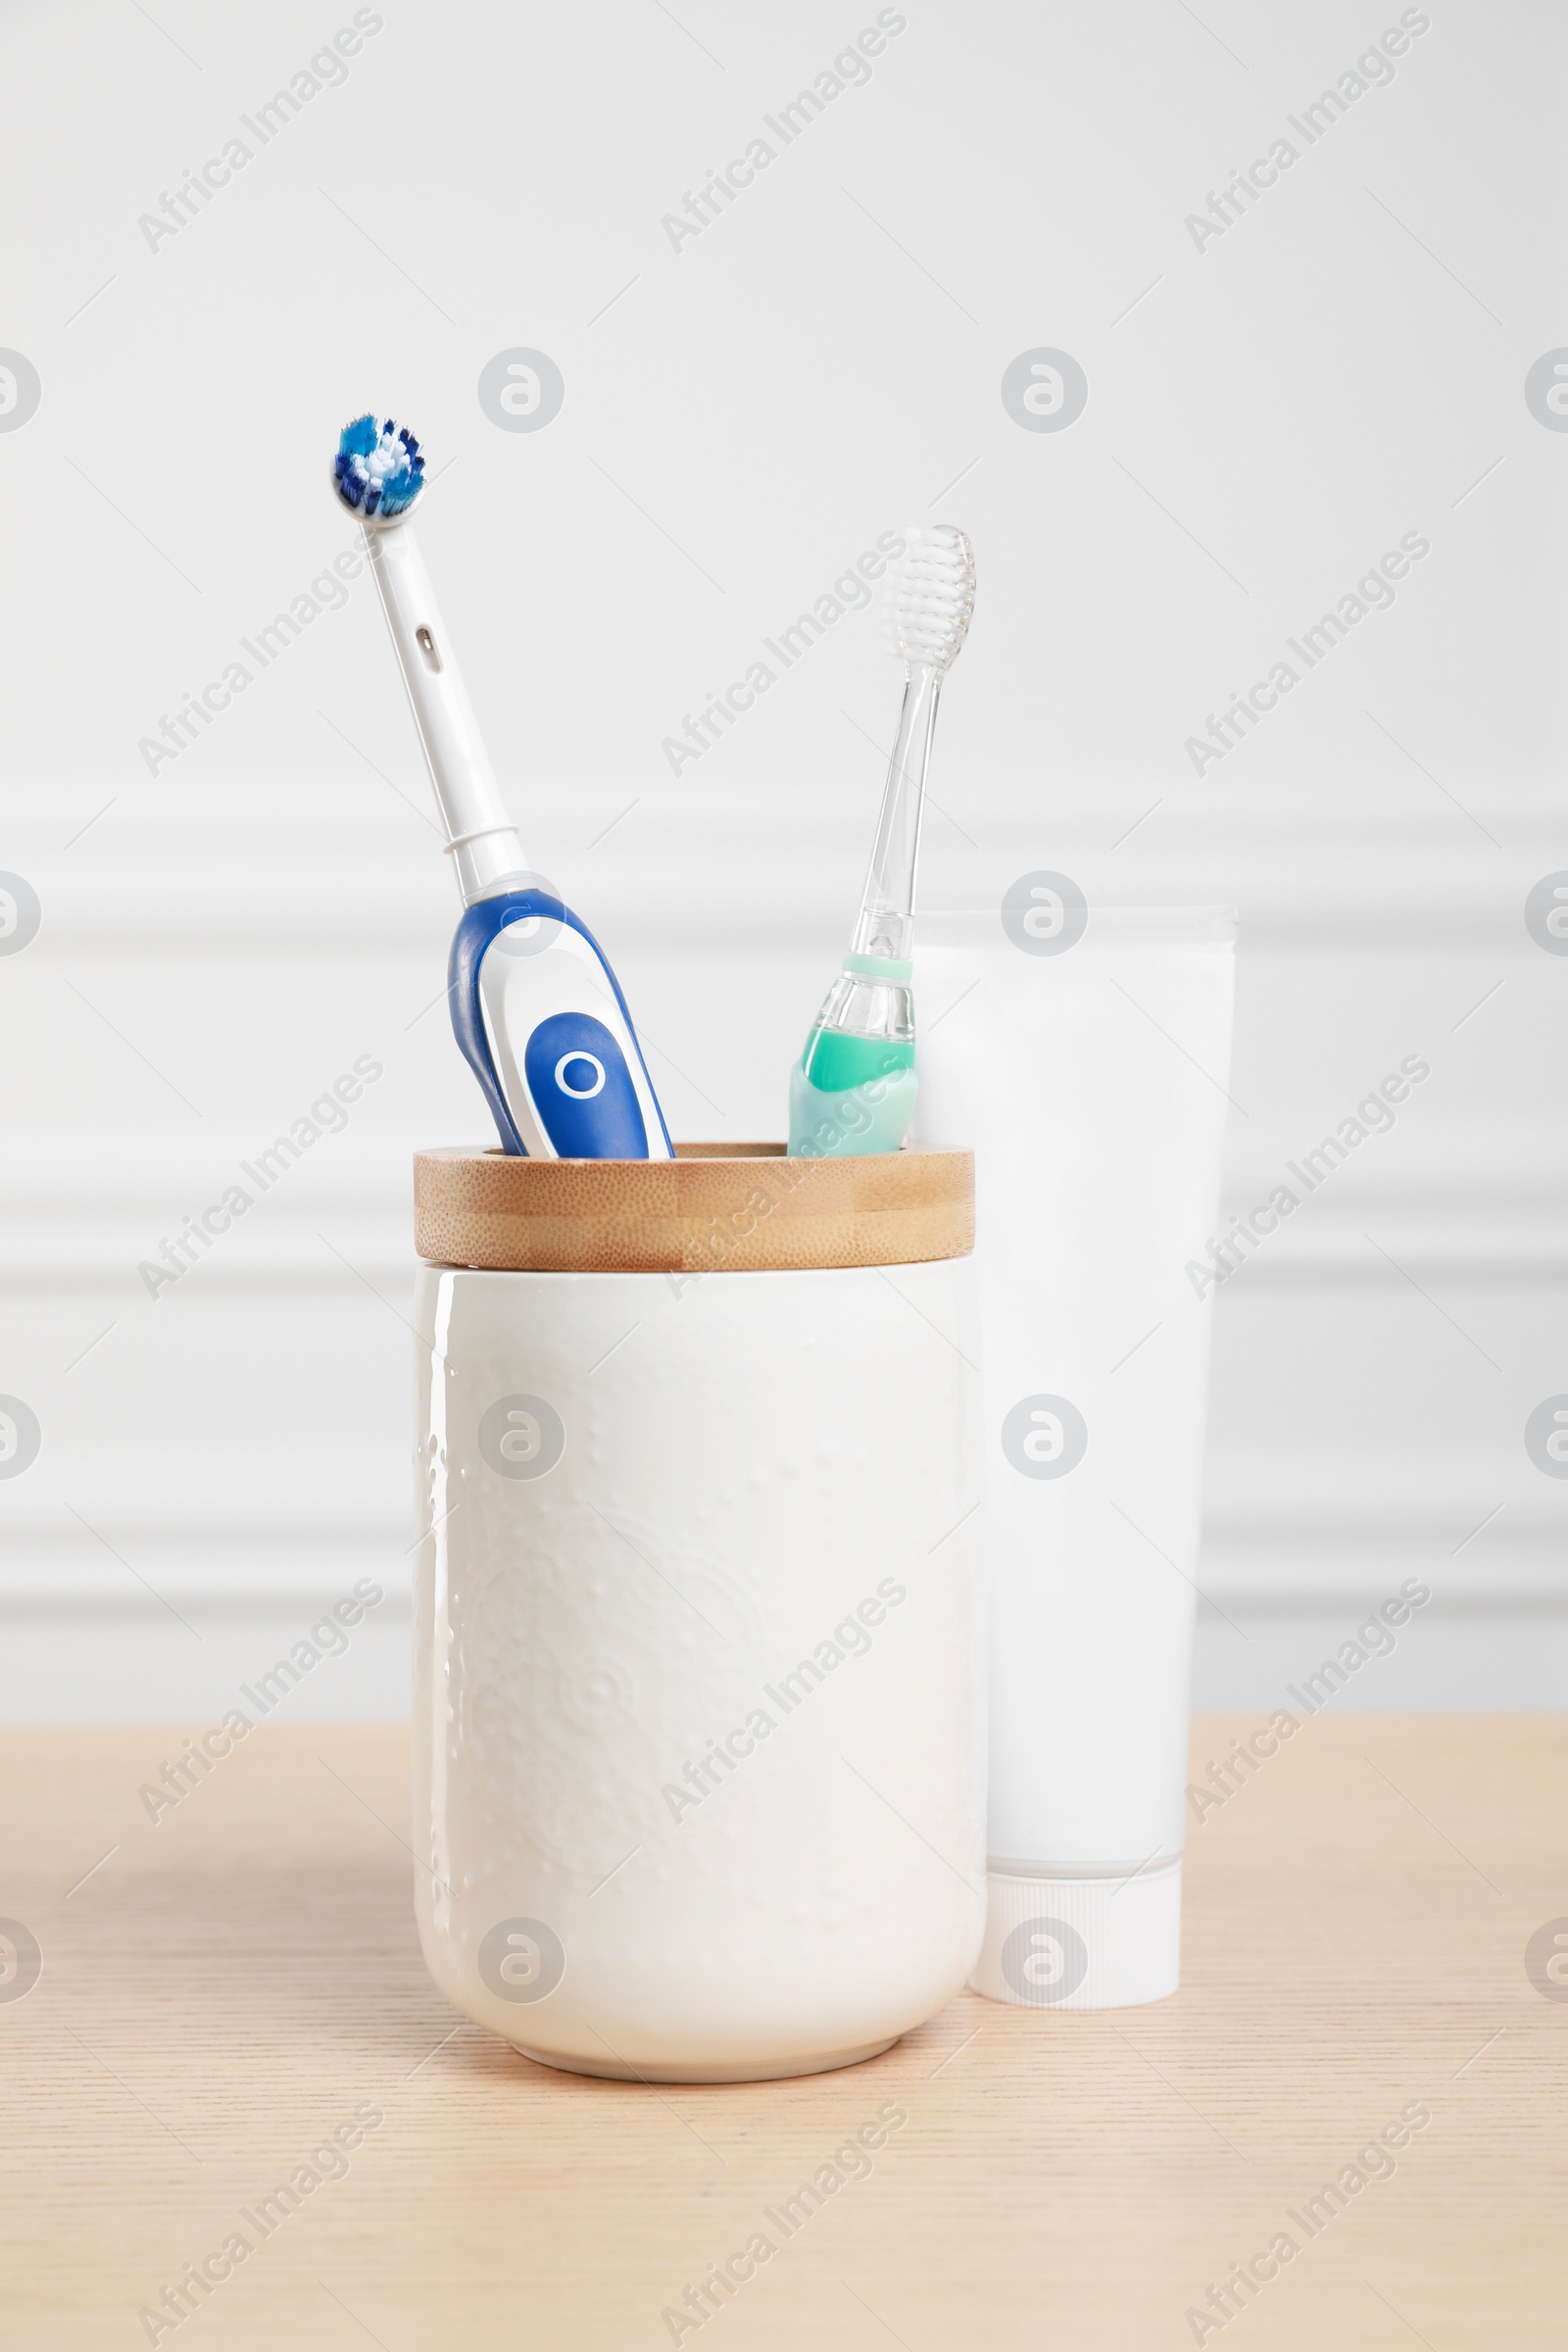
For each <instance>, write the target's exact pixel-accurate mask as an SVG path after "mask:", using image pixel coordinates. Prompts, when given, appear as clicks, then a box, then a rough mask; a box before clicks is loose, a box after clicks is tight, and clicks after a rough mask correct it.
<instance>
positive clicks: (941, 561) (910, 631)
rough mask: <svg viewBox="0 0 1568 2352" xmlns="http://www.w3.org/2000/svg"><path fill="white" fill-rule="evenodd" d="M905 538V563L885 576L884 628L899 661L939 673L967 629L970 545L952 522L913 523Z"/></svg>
mask: <svg viewBox="0 0 1568 2352" xmlns="http://www.w3.org/2000/svg"><path fill="white" fill-rule="evenodd" d="M904 539H905V550H906V552H905V556H904V561H903V562H902V564H900V565H899V567H898V569H897V570H896V571H892V572H890V573H889V574H888V585H887V603H886V606H885V608H884V613H883V626H884V627H885V628H886V630H887V635H888V643H889V645H890V647H891V648H892V650H893V652H894V654H895V655H897V657H898V659H899V660H900V661H901V662H905V663H907V665H908V666H909V667H910V668H915V667H920V668H924V669H934V670H935V671H936V673H937V675H938V677H941V676H942V675H944V673H945V672H946V671H948V670H950V669H951V668H952V667H953V664H954V662H956V660H957V658H958V655H959V652H960V650H961V648H962V645H963V641H964V638H965V637H966V636H967V635H968V633H969V617H970V615H971V613H973V611H974V549H973V548H972V547H971V546H970V545H969V542H968V539H967V538H966V537H965V535H964V533H963V532H962V531H960V530H959V529H958V528H957V527H956V524H954V523H951V522H935V523H913V524H911V525H910V526H909V527H908V528H907V530H906V531H905V533H904Z"/></svg>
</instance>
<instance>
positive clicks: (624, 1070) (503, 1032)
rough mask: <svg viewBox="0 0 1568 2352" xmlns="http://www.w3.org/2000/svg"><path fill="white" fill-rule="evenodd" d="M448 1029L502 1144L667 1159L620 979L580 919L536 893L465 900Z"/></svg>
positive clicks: (519, 1151)
mask: <svg viewBox="0 0 1568 2352" xmlns="http://www.w3.org/2000/svg"><path fill="white" fill-rule="evenodd" d="M447 989H448V1002H449V1004H450V1005H451V1008H452V1027H453V1031H454V1034H455V1035H456V1037H457V1041H458V1045H459V1047H460V1048H461V1050H462V1053H463V1055H464V1058H465V1060H466V1062H467V1064H468V1067H469V1068H470V1069H471V1070H472V1072H473V1074H474V1076H475V1077H476V1078H477V1079H478V1081H479V1084H480V1087H481V1088H482V1089H483V1092H484V1097H485V1100H486V1102H487V1103H489V1105H490V1109H491V1113H492V1115H493V1117H494V1119H495V1122H496V1128H497V1131H498V1133H499V1134H500V1137H501V1144H502V1149H503V1150H504V1151H506V1152H512V1153H514V1154H516V1155H520V1156H522V1157H525V1158H532V1159H671V1158H673V1156H674V1151H673V1147H672V1146H671V1144H670V1140H669V1130H668V1128H667V1127H666V1126H665V1124H664V1114H663V1112H662V1110H661V1108H660V1106H659V1098H658V1096H657V1095H656V1094H655V1092H654V1085H653V1080H652V1079H651V1078H650V1076H649V1074H648V1065H647V1063H646V1062H645V1061H644V1059H643V1054H642V1048H641V1047H640V1046H639V1044H638V1043H637V1033H636V1031H635V1029H634V1028H633V1027H632V1021H631V1014H630V1013H629V1012H628V1011H627V1009H626V1000H625V998H624V997H623V996H622V995H621V993H620V985H619V983H618V981H617V980H616V978H615V975H614V973H613V971H612V970H611V967H610V963H609V961H608V959H607V957H606V956H605V953H604V951H603V949H602V948H601V947H600V945H599V943H598V941H597V940H596V939H595V938H594V936H593V934H592V932H591V931H590V930H589V929H588V927H587V925H586V924H585V923H584V922H583V921H582V920H581V918H580V917H579V916H577V915H575V914H573V913H572V911H571V909H570V908H569V907H566V906H565V905H564V903H563V901H562V900H560V899H558V898H555V897H553V896H552V895H551V894H550V893H549V892H547V891H542V890H514V891H506V892H503V893H502V894H501V896H499V897H497V898H493V899H480V900H479V901H478V902H477V904H476V905H474V906H472V907H468V908H467V910H466V913H465V914H464V917H463V920H462V921H461V922H460V923H459V925H458V928H457V932H456V934H455V935H454V938H453V941H452V956H451V961H450V964H449V966H448V975H447Z"/></svg>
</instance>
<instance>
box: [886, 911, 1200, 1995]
mask: <svg viewBox="0 0 1568 2352" xmlns="http://www.w3.org/2000/svg"><path fill="white" fill-rule="evenodd" d="M1235 929H1236V926H1235V918H1234V915H1233V914H1232V913H1231V912H1230V911H1229V910H1228V909H1221V908H1170V909H1142V908H1100V907H1095V908H1094V909H1092V910H1091V909H1089V908H1088V907H1086V906H1085V903H1084V901H1083V898H1082V896H1081V894H1079V893H1078V892H1077V891H1076V889H1075V887H1074V885H1073V884H1072V883H1071V882H1070V881H1069V880H1068V879H1067V878H1066V877H1064V876H1062V875H1059V874H1051V873H1037V874H1026V875H1024V876H1022V877H1021V878H1020V880H1019V881H1018V882H1017V883H1015V884H1014V885H1013V887H1012V889H1011V890H1010V891H1009V892H1008V894H1007V897H1006V899H1005V902H1004V904H1003V907H1002V908H1001V910H1000V915H999V912H998V910H997V909H996V908H992V909H990V910H988V911H987V912H985V913H983V914H974V913H966V914H941V913H937V914H922V916H921V922H920V937H919V941H918V945H917V949H916V956H915V989H916V996H917V1002H918V1005H919V1020H920V1047H919V1061H918V1069H919V1088H920V1092H919V1114H918V1132H919V1135H920V1138H921V1140H922V1141H923V1142H927V1143H944V1144H958V1143H961V1144H965V1145H971V1146H973V1148H974V1151H975V1154H976V1225H977V1236H978V1239H977V1270H978V1274H979V1287H980V1308H981V1323H982V1339H983V1347H984V1385H985V1456H984V1465H985V1508H986V1539H985V1550H986V1558H987V1561H988V1572H989V1578H990V1590H991V1643H992V1668H991V1785H990V1802H989V1832H988V1844H989V1923H988V1929H987V1936H986V1943H985V1948H984V1950H983V1952H982V1955H981V1959H980V1962H979V1964H978V1966H977V1968H976V1971H975V1974H974V1976H973V1978H972V1979H971V1983H972V1984H973V1985H974V1986H975V1988H976V1989H977V1990H978V1991H980V1992H983V1993H986V1994H988V1995H989V1996H990V1997H991V1998H992V1999H993V2000H1004V2001H1012V2002H1017V2003H1020V2004H1022V2005H1024V2006H1030V2007H1034V2006H1042V2007H1051V2006H1054V2007H1059V2008H1075V2009H1089V2008H1119V2007H1122V2006H1125V2005H1129V2004H1132V2003H1136V2002H1141V2001H1152V2000H1159V1999H1161V1998H1162V1997H1163V1996H1164V1995H1165V1994H1167V1993H1170V1992H1174V1991H1175V1989H1176V1986H1177V1984H1178V1982H1179V1979H1180V1962H1181V1855H1182V1842H1183V1831H1184V1823H1185V1796H1184V1790H1185V1784H1186V1780H1187V1744H1188V1712H1189V1686H1190V1678H1191V1657H1192V1642H1193V1626H1194V1619H1195V1613H1196V1607H1197V1601H1198V1588H1197V1585H1196V1584H1195V1582H1194V1580H1195V1578H1196V1577H1197V1575H1198V1544H1199V1528H1200V1508H1201V1473H1202V1452H1203V1431H1204V1413H1205V1401H1206V1385H1207V1369H1208V1344H1209V1328H1210V1318H1211V1314H1212V1305H1211V1303H1210V1301H1211V1299H1212V1295H1213V1289H1214V1285H1213V1283H1212V1282H1211V1281H1209V1282H1203V1281H1201V1280H1200V1281H1197V1282H1195V1281H1194V1279H1193V1277H1192V1276H1191V1274H1190V1273H1189V1271H1188V1267H1189V1264H1190V1262H1191V1261H1195V1260H1197V1261H1199V1262H1200V1263H1201V1264H1202V1265H1204V1266H1205V1267H1206V1265H1207V1258H1206V1252H1207V1250H1208V1246H1209V1243H1210V1241H1211V1240H1212V1237H1213V1236H1214V1234H1215V1231H1216V1227H1217V1221H1218V1213H1219V1184H1220V1160H1221V1152H1222V1146H1223V1141H1224V1133H1225V1122H1226V1116H1227V1113H1228V1110H1229V1107H1230V1097H1229V1094H1228V1091H1227V1090H1228V1088H1229V1085H1230V1077H1229V1068H1230V1044H1231V1008H1232V999H1233V994H1234V974H1235ZM1208 1270H1209V1271H1210V1272H1211V1270H1212V1269H1211V1268H1210V1269H1208ZM1200 1293H1201V1294H1202V1296H1200Z"/></svg>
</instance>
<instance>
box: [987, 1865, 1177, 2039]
mask: <svg viewBox="0 0 1568 2352" xmlns="http://www.w3.org/2000/svg"><path fill="white" fill-rule="evenodd" d="M986 1885H987V1892H988V1897H989V1900H988V1904H987V1911H986V1939H985V1943H984V1944H983V1946H982V1947H981V1952H980V1958H979V1960H978V1961H977V1962H976V1964H975V1971H974V1974H973V1976H972V1977H971V1978H970V1979H969V1983H970V1984H971V1985H972V1986H973V1987H974V1989H975V1991H976V1992H983V1993H984V1994H985V1996H986V1998H987V2000H991V2001H1010V2002H1011V2003H1012V2004H1013V2005H1014V2006H1015V2007H1016V2008H1020V2009H1132V2008H1136V2007H1138V2006H1139V2005H1140V2004H1141V2003H1143V2002H1145V2001H1162V2000H1164V1999H1165V1998H1166V1996H1167V1995H1168V1994H1170V1993H1173V1992H1174V1991H1175V1990H1176V1988H1177V1986H1178V1985H1179V1984H1180V1982H1181V1938H1182V1865H1181V1857H1180V1855H1177V1856H1176V1857H1175V1858H1174V1859H1173V1860H1171V1861H1167V1862H1161V1863H1158V1864H1151V1865H1150V1866H1149V1867H1148V1868H1147V1869H1144V1870H1138V1869H1132V1870H1128V1869H1126V1868H1123V1869H1119V1870H1117V1871H1116V1872H1115V1873H1114V1875H1110V1874H1106V1875H1103V1876H1096V1875H1088V1876H1083V1877H1071V1878H1044V1877H1042V1878H1036V1877H1033V1876H1029V1877H1024V1876H1021V1875H1015V1874H1014V1873H1012V1872H1008V1871H1000V1870H992V1871H989V1872H988V1873H987V1874H986Z"/></svg>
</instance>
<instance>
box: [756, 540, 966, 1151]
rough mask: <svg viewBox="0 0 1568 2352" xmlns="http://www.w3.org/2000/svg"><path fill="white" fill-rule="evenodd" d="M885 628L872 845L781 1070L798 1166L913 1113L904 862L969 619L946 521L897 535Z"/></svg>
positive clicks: (910, 910)
mask: <svg viewBox="0 0 1568 2352" xmlns="http://www.w3.org/2000/svg"><path fill="white" fill-rule="evenodd" d="M904 536H905V545H906V554H905V557H904V561H903V564H902V567H901V568H900V569H899V570H898V571H896V572H893V573H891V574H890V575H889V579H888V588H887V606H886V615H885V625H886V629H887V635H888V639H889V643H890V645H891V647H892V650H893V653H894V654H895V655H896V657H897V658H898V660H899V661H901V662H903V663H904V676H905V686H904V707H903V710H902V711H901V712H900V714H899V732H898V740H897V741H896V742H895V744H894V746H893V757H892V760H891V761H890V763H889V766H888V780H887V786H886V789H885V791H884V792H883V795H882V812H881V815H880V817H879V818H878V820H877V828H876V843H875V846H874V848H873V849H872V852H871V864H870V870H869V871H868V873H867V875H866V878H865V889H864V891H863V892H862V894H861V897H860V911H859V913H858V916H857V918H856V923H855V930H854V933H853V936H852V938H851V942H850V947H849V951H848V953H847V954H846V956H845V958H844V968H843V970H842V972H841V973H840V974H839V977H838V978H837V979H836V980H835V981H834V983H833V986H832V987H831V988H830V989H829V990H828V993H827V998H826V1001H825V1002H824V1004H823V1005H822V1009H821V1011H820V1012H819V1013H818V1014H817V1016H816V1022H815V1026H814V1027H813V1028H812V1031H811V1034H810V1036H809V1038H808V1039H807V1042H806V1051H805V1053H804V1054H802V1055H801V1058H800V1060H799V1061H798V1062H797V1063H796V1065H795V1067H794V1068H793V1070H792V1071H791V1072H790V1152H791V1153H792V1154H793V1155H794V1156H796V1157H798V1158H832V1157H835V1156H844V1157H848V1156H851V1155H858V1154H861V1153H865V1152H897V1151H898V1149H899V1147H900V1146H901V1145H902V1143H903V1142H904V1139H905V1136H906V1135H907V1133H908V1128H909V1121H910V1119H911V1118H912V1117H913V1115H914V1100H915V1089H916V1083H917V1082H916V1078H915V1071H914V997H913V992H912V990H911V988H910V980H911V977H912V973H913V965H912V962H911V960H910V958H911V953H912V949H913V945H914V883H915V865H916V861H917V858H918V856H919V849H920V813H921V808H922V804H923V802H924V798H925V778H926V768H927V765H928V763H929V761H930V758H931V735H932V730H933V728H934V727H935V725H936V717H937V701H938V698H939V696H940V694H941V691H942V681H943V679H944V678H945V677H946V676H947V674H948V671H949V670H950V669H951V668H952V667H953V664H954V662H956V660H957V658H958V654H959V652H960V650H961V649H962V646H963V641H964V638H965V636H966V635H967V633H968V628H969V619H970V615H971V614H972V613H973V611H974V551H973V549H972V548H971V547H970V545H969V542H968V540H967V538H966V537H965V536H964V534H963V532H962V531H960V530H958V529H956V527H955V525H954V524H952V523H934V524H931V525H929V526H927V527H919V528H913V529H909V530H907V531H906V532H905V534H904Z"/></svg>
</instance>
